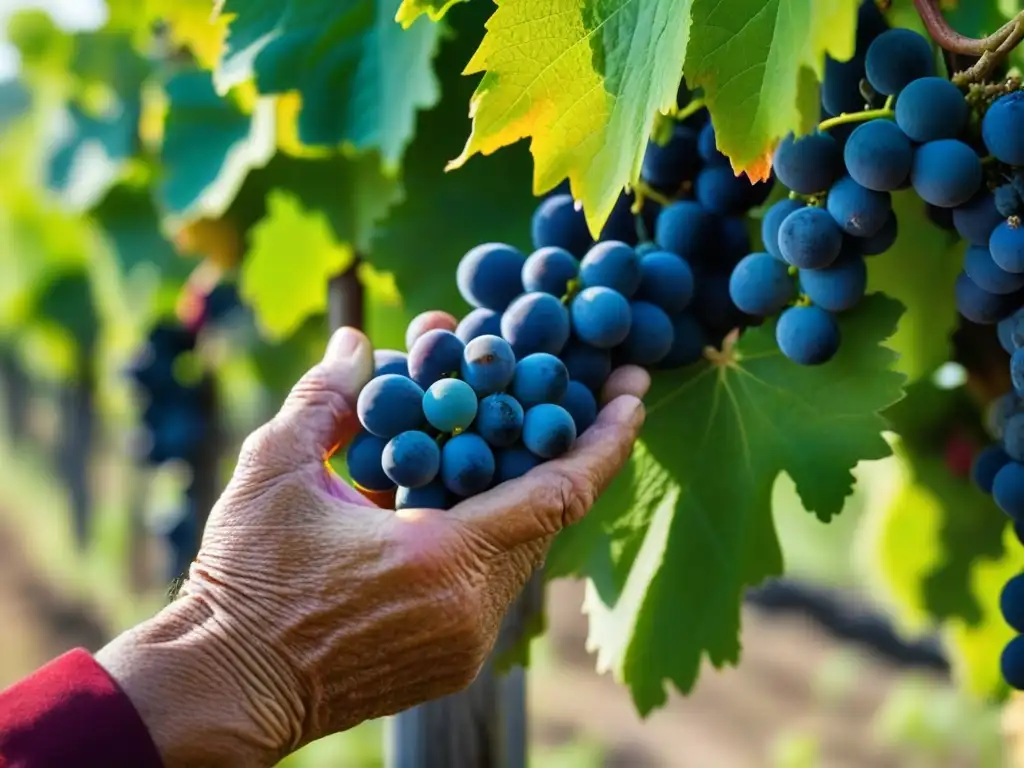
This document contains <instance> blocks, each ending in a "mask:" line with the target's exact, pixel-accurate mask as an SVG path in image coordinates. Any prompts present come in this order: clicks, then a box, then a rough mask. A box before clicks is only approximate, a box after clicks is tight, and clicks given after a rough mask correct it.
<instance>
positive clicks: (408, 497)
mask: <svg viewBox="0 0 1024 768" xmlns="http://www.w3.org/2000/svg"><path fill="white" fill-rule="evenodd" d="M451 505H452V499H451V495H450V494H449V493H448V489H447V488H445V487H444V483H442V482H441V481H440V480H434V481H432V482H430V483H427V484H426V485H424V486H422V487H421V488H399V489H398V490H397V491H396V492H395V509H396V510H397V509H449V508H450V507H451Z"/></svg>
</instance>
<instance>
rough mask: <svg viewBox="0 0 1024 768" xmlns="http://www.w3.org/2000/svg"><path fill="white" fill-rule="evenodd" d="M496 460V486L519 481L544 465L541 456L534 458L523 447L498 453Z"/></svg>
mask: <svg viewBox="0 0 1024 768" xmlns="http://www.w3.org/2000/svg"><path fill="white" fill-rule="evenodd" d="M494 458H495V461H496V463H497V465H498V466H497V471H496V472H495V475H494V481H495V484H498V483H505V482H508V481H509V480H517V479H518V478H520V477H522V476H523V475H525V474H526V473H527V472H529V471H530V470H531V469H533V468H534V467H537V466H540V464H542V463H543V461H542V460H541V458H540V457H539V456H534V455H533V454H532V453H530V452H529V451H528V450H526V449H525V448H523V447H521V446H520V447H515V448H509V449H508V450H505V451H498V452H497V454H496V455H495V457H494Z"/></svg>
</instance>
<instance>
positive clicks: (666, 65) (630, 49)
mask: <svg viewBox="0 0 1024 768" xmlns="http://www.w3.org/2000/svg"><path fill="white" fill-rule="evenodd" d="M693 1H695V0H614V1H610V0H501V1H500V2H499V3H498V9H497V11H495V12H494V15H493V16H492V17H491V19H490V21H488V23H487V34H486V35H485V36H484V39H483V41H482V42H481V43H480V48H479V49H478V50H477V52H476V54H475V55H474V56H473V58H472V60H471V61H470V62H469V64H468V65H467V66H466V70H465V72H466V74H474V73H477V72H485V73H486V74H485V75H484V77H483V79H482V80H481V81H480V84H479V86H478V87H477V90H476V93H475V94H474V95H473V99H472V101H471V103H470V114H471V115H472V116H473V128H472V130H471V132H470V135H469V139H468V140H467V141H466V146H465V148H464V149H463V150H462V154H461V155H459V156H458V157H457V158H456V159H455V160H453V161H452V162H451V164H450V167H452V168H457V167H460V166H462V165H463V164H465V163H466V161H467V160H469V158H470V157H471V156H472V155H474V154H476V153H482V154H485V155H489V154H491V153H493V152H495V151H496V150H498V149H499V148H501V147H503V146H506V145H508V144H513V143H515V142H517V141H519V140H520V139H523V138H526V137H527V136H529V137H531V141H530V151H531V152H532V153H533V158H534V174H533V188H534V192H536V193H538V194H539V193H541V192H545V191H547V190H549V189H552V188H553V187H555V186H556V185H557V184H558V183H559V182H560V181H561V180H562V179H564V178H565V177H566V176H568V178H569V183H570V185H571V189H572V194H573V196H574V197H575V198H576V199H577V200H581V201H582V202H583V208H584V210H585V211H586V216H587V223H588V224H589V226H590V229H591V231H592V232H594V233H595V234H596V233H597V232H599V231H600V229H601V226H602V225H603V224H604V222H605V220H606V219H607V218H608V215H609V214H610V213H611V210H612V207H613V206H614V205H615V201H616V199H617V198H618V195H619V192H620V191H621V190H622V187H623V186H624V185H625V184H627V183H630V182H634V181H636V179H637V178H638V176H639V173H640V163H641V160H642V159H643V154H644V150H645V148H646V146H647V138H648V136H649V134H650V132H651V128H652V126H653V124H654V116H655V113H656V112H657V111H658V110H662V111H664V110H667V109H669V108H670V107H672V106H673V105H674V104H675V98H676V92H677V89H678V87H679V80H680V73H681V71H682V66H683V58H684V54H685V52H686V45H687V41H688V40H689V39H690V37H691V35H690V23H689V16H690V5H691V2H693Z"/></svg>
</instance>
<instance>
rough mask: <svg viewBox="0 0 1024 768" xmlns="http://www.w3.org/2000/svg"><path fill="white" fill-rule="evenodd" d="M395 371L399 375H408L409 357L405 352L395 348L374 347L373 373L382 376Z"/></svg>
mask: <svg viewBox="0 0 1024 768" xmlns="http://www.w3.org/2000/svg"><path fill="white" fill-rule="evenodd" d="M388 373H397V374H398V375H399V376H406V377H407V376H408V375H409V358H408V355H406V354H405V352H399V351H398V350H397V349H375V350H374V351H373V375H374V376H384V375H385V374H388Z"/></svg>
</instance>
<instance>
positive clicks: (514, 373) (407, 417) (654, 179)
mask: <svg viewBox="0 0 1024 768" xmlns="http://www.w3.org/2000/svg"><path fill="white" fill-rule="evenodd" d="M688 100H689V93H688V92H687V91H686V90H685V88H681V89H680V94H679V101H680V102H683V103H685V102H686V101H688ZM666 139H667V140H666V141H664V142H656V141H652V142H651V143H650V145H649V147H648V151H647V154H646V156H645V158H644V163H643V169H642V173H641V178H642V182H643V184H642V185H641V188H640V191H639V193H633V192H626V193H623V194H622V195H621V196H620V198H619V200H618V201H617V203H616V205H615V208H614V210H613V212H612V214H611V216H610V218H609V220H608V222H607V224H606V225H605V227H604V229H603V230H602V232H601V233H600V235H599V237H598V238H597V240H596V242H595V240H594V238H593V237H592V236H591V234H590V231H589V230H588V228H587V224H586V221H585V218H584V214H583V212H582V210H581V209H580V207H579V206H578V205H577V204H576V203H575V201H574V200H573V198H572V196H571V195H569V194H567V193H565V192H564V191H562V190H556V191H555V192H554V193H553V194H552V195H550V196H549V197H548V198H546V199H545V200H543V201H542V202H541V203H540V204H539V206H538V207H537V209H536V211H535V213H534V216H533V220H532V225H531V235H532V241H533V248H534V250H533V251H532V253H531V254H530V255H529V256H527V255H526V254H523V253H521V252H520V251H519V250H518V249H516V248H514V247H512V246H510V245H505V244H502V243H487V244H484V245H480V246H477V247H476V248H473V249H472V250H470V251H469V252H468V253H467V254H466V255H465V256H464V257H463V259H462V260H461V262H460V264H459V267H458V270H457V274H456V281H457V283H458V287H459V291H460V293H461V294H462V296H463V297H464V298H465V299H466V301H467V302H469V304H471V305H472V306H473V307H474V309H473V310H472V311H471V312H470V313H469V314H468V315H466V317H465V318H463V319H462V320H461V322H458V323H457V324H455V323H454V321H452V320H451V319H450V318H449V320H447V321H446V320H445V318H446V317H449V316H446V315H444V313H437V312H432V313H431V312H428V313H424V315H421V316H420V317H418V318H417V319H416V320H414V321H413V323H412V324H410V327H409V329H408V331H407V334H406V346H407V348H408V350H409V351H408V354H406V353H402V352H399V351H396V350H382V351H379V352H378V353H377V354H378V359H377V363H378V365H377V370H376V375H375V377H374V378H373V379H372V380H371V381H370V382H369V383H368V384H367V385H366V387H365V388H364V389H363V391H362V392H361V393H360V396H359V401H358V404H357V411H358V415H359V419H360V422H361V424H362V426H363V431H362V432H361V433H360V434H359V435H358V436H357V437H356V439H355V440H354V441H353V442H352V444H351V445H350V447H349V450H348V455H347V461H348V468H349V474H350V475H351V477H352V480H353V481H354V482H355V483H356V485H358V486H359V487H361V488H362V489H364V490H366V491H371V492H375V493H384V492H390V491H392V490H395V508H396V509H403V508H406V507H427V508H435V509H439V508H442V509H443V508H446V507H448V506H449V505H450V504H452V503H453V502H454V501H455V500H456V499H459V498H465V497H467V496H472V495H474V494H477V493H480V492H481V491H483V490H486V489H488V488H490V487H492V486H493V485H495V484H497V483H501V482H504V481H507V480H511V479H514V478H516V477H519V476H521V475H523V474H524V473H526V472H527V471H529V470H530V469H531V468H533V467H534V466H537V465H538V464H539V463H541V462H543V461H546V460H549V459H552V458H555V457H557V456H559V455H561V454H562V453H564V452H565V451H567V450H568V449H569V448H571V447H572V445H573V443H574V441H575V439H576V436H577V435H578V434H580V433H581V432H582V431H584V430H585V429H586V428H587V427H588V426H590V424H591V423H592V422H593V421H594V419H595V418H596V415H597V396H599V393H600V391H601V389H602V387H603V385H604V384H605V381H606V380H607V379H608V377H609V375H610V374H611V371H612V369H613V368H614V367H615V366H617V365H621V364H625V363H630V364H634V365H641V366H645V367H652V368H653V367H658V368H676V367H681V366H685V365H688V364H690V363H693V362H696V361H697V360H698V359H699V358H700V357H701V355H702V353H703V351H704V349H705V348H706V347H707V346H709V345H713V344H718V343H719V342H720V341H721V340H722V338H723V337H724V336H725V334H726V333H728V332H729V331H730V330H732V329H733V328H737V327H741V326H743V325H746V324H748V323H749V322H751V321H753V320H754V319H753V318H751V317H749V316H747V315H745V314H744V313H743V312H741V311H740V310H739V309H738V308H737V307H736V305H735V303H734V302H733V301H732V300H731V298H730V296H729V276H730V274H731V273H732V270H733V268H734V267H735V265H736V264H737V262H739V260H740V259H741V258H742V257H743V256H744V255H746V254H748V253H749V252H750V238H749V236H748V234H747V231H746V226H745V224H744V220H743V215H744V214H745V213H746V212H747V211H748V210H749V209H750V208H752V207H755V206H758V205H760V204H761V203H763V202H764V200H765V198H766V197H767V195H768V193H769V192H770V190H771V184H770V183H762V184H751V183H750V182H749V181H747V180H746V179H745V178H738V177H736V176H735V174H734V173H733V172H732V169H731V168H730V167H729V162H728V160H727V159H726V157H725V156H724V155H722V154H721V153H719V152H718V150H717V148H716V144H715V136H714V130H713V128H712V126H711V124H710V122H709V121H708V116H707V112H706V111H705V110H699V111H697V112H695V113H694V114H692V115H690V116H688V117H686V118H685V119H682V120H679V121H677V122H675V123H674V124H673V125H672V130H671V134H670V135H669V136H668V137H666ZM652 235H653V239H652Z"/></svg>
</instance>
